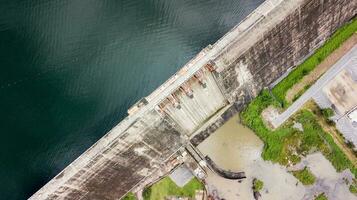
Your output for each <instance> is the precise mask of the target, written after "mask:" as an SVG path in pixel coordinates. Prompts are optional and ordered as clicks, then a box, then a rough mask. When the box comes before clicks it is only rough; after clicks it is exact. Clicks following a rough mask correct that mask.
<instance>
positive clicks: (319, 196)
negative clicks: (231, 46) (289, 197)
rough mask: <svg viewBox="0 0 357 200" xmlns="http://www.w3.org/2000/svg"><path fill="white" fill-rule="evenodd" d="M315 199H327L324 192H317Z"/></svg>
mask: <svg viewBox="0 0 357 200" xmlns="http://www.w3.org/2000/svg"><path fill="white" fill-rule="evenodd" d="M315 200H328V199H327V197H326V196H325V194H324V193H321V194H319V195H318V196H317V197H316V198H315Z"/></svg>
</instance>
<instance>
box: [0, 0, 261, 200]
mask: <svg viewBox="0 0 357 200" xmlns="http://www.w3.org/2000/svg"><path fill="white" fill-rule="evenodd" d="M262 1H263V0H208V1H207V0H88V1H84V0H2V1H1V2H0V13H1V14H0V112H1V115H0V133H1V139H0V180H1V181H0V199H6V200H12V199H26V198H28V197H29V196H30V195H32V194H33V193H34V192H35V191H37V190H38V189H39V188H40V187H42V186H43V185H44V184H45V183H46V182H47V181H49V180H50V179H51V178H52V177H53V176H55V175H56V174H57V173H58V172H60V171H61V170H62V169H63V168H64V167H65V166H67V165H68V164H69V163H70V162H71V161H73V160H74V159H75V158H76V157H77V156H79V155H80V154H81V153H82V152H83V151H85V150H86V149H87V148H88V147H89V146H91V145H92V144H93V143H94V142H95V141H96V140H98V139H99V138H100V137H101V136H103V135H104V134H105V133H106V132H107V131H108V130H110V129H111V128H112V127H113V126H114V125H115V124H116V123H118V122H119V121H120V120H121V119H123V118H124V117H125V116H126V110H127V109H128V107H129V106H130V105H132V104H133V103H135V102H136V101H137V100H138V99H140V97H142V96H145V95H148V94H149V93H150V92H151V91H153V90H154V89H155V88H156V87H157V86H158V85H160V84H161V83H163V82H164V81H165V80H166V79H167V78H168V77H169V76H170V75H171V74H173V73H174V72H175V71H176V70H178V69H179V68H180V67H181V66H182V65H183V64H184V63H185V62H187V61H188V60H189V59H190V58H192V57H193V56H194V55H195V54H196V53H198V52H199V51H200V50H201V49H202V48H203V47H205V46H207V45H208V44H210V43H214V42H215V41H216V40H217V39H218V38H219V37H221V36H222V35H224V34H225V33H226V32H227V31H228V30H229V29H231V28H232V27H233V26H234V25H236V24H237V23H238V22H239V21H240V20H242V19H243V18H244V17H245V16H247V15H248V14H249V13H250V12H251V11H252V10H253V9H255V8H256V7H257V6H258V5H259V4H261V3H262Z"/></svg>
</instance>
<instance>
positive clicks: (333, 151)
mask: <svg viewBox="0 0 357 200" xmlns="http://www.w3.org/2000/svg"><path fill="white" fill-rule="evenodd" d="M269 105H275V106H278V105H279V102H278V101H277V100H275V99H274V98H273V97H272V95H271V94H270V93H269V92H268V91H266V90H264V91H262V93H261V94H260V95H259V96H258V97H257V98H255V99H254V100H253V101H252V102H251V103H250V104H249V105H248V107H247V108H246V109H245V110H244V111H243V112H241V120H242V123H243V124H245V125H246V126H248V127H249V128H250V129H252V130H253V131H254V132H255V133H256V134H257V135H258V137H259V138H260V139H261V140H262V141H263V142H264V148H263V152H262V158H263V159H264V160H270V161H272V162H277V163H279V164H281V165H285V166H286V165H289V164H296V163H298V162H300V160H301V156H306V155H307V154H309V153H312V152H315V151H320V152H322V154H323V155H324V156H325V157H326V158H327V159H328V160H329V161H330V162H331V164H332V165H333V166H334V167H335V169H336V170H337V171H342V170H344V169H347V168H349V169H350V170H351V172H352V173H353V174H354V175H355V176H356V177H357V169H356V168H355V167H354V166H353V164H352V163H351V161H350V160H349V159H348V158H347V157H346V155H345V154H344V153H343V152H342V151H341V149H340V148H339V147H338V146H337V145H336V144H335V143H334V141H333V138H332V136H331V135H329V134H328V133H326V132H324V130H323V129H322V127H321V126H320V125H319V123H318V121H317V119H316V117H317V116H316V115H315V114H314V113H312V112H310V111H309V110H305V109H303V110H301V111H299V112H298V113H297V114H295V115H294V116H292V117H291V119H290V120H289V121H287V122H286V123H285V124H284V125H283V126H281V127H280V128H278V129H276V130H270V129H268V128H267V127H266V126H265V125H264V122H263V119H262V118H261V113H262V111H263V110H264V109H265V108H267V107H268V106H269ZM294 121H296V122H299V123H301V124H302V125H303V129H304V131H303V132H301V131H299V130H297V129H294V128H292V126H293V122H294Z"/></svg>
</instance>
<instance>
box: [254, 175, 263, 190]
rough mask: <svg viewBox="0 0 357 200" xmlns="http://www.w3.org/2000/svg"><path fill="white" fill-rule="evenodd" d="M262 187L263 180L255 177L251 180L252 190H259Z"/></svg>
mask: <svg viewBox="0 0 357 200" xmlns="http://www.w3.org/2000/svg"><path fill="white" fill-rule="evenodd" d="M263 187H264V183H263V181H261V180H259V179H256V178H255V179H254V180H253V191H254V192H259V191H260V190H262V189H263Z"/></svg>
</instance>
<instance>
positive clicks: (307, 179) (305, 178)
mask: <svg viewBox="0 0 357 200" xmlns="http://www.w3.org/2000/svg"><path fill="white" fill-rule="evenodd" d="M292 174H293V175H294V176H295V177H296V178H297V179H298V180H299V181H300V182H301V183H302V184H303V185H313V184H314V183H315V181H316V177H315V176H314V175H313V174H312V173H311V172H310V170H309V169H308V168H307V167H305V168H304V169H302V170H298V171H293V172H292Z"/></svg>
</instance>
